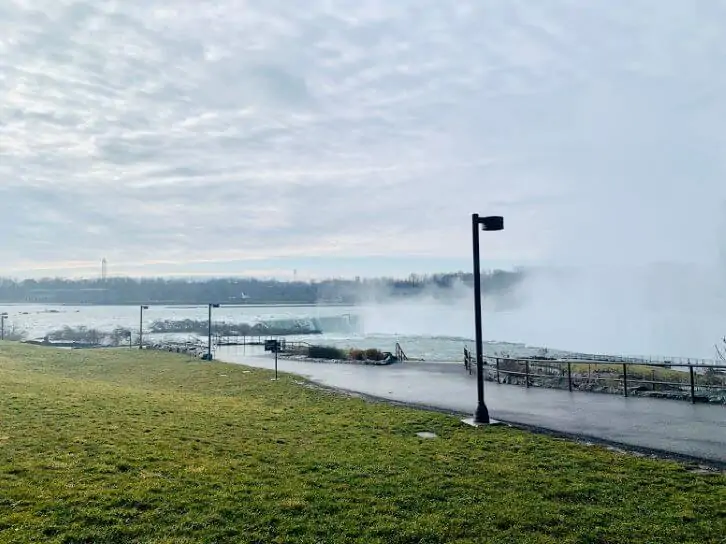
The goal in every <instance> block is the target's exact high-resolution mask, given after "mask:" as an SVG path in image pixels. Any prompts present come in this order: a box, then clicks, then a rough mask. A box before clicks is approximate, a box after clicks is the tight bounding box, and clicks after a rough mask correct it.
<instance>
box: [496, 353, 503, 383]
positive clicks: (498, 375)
mask: <svg viewBox="0 0 726 544" xmlns="http://www.w3.org/2000/svg"><path fill="white" fill-rule="evenodd" d="M497 383H502V382H500V381H499V357H497Z"/></svg>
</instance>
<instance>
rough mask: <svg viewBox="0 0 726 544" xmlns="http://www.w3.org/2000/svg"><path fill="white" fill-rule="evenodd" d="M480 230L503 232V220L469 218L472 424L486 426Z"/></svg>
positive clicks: (487, 419)
mask: <svg viewBox="0 0 726 544" xmlns="http://www.w3.org/2000/svg"><path fill="white" fill-rule="evenodd" d="M480 226H481V230H486V231H495V230H504V218H503V217H501V216H499V215H492V216H488V217H479V214H476V213H475V214H472V216H471V235H472V243H473V249H474V326H475V327H476V393H477V404H476V411H475V412H474V423H476V424H480V425H487V424H488V423H489V410H487V405H486V404H484V356H483V353H482V352H483V351H484V340H483V339H482V330H481V328H482V324H481V321H482V320H481V268H480V263H479V227H480Z"/></svg>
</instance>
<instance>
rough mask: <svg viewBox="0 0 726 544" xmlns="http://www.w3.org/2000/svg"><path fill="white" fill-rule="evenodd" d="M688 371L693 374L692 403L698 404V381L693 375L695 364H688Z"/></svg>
mask: <svg viewBox="0 0 726 544" xmlns="http://www.w3.org/2000/svg"><path fill="white" fill-rule="evenodd" d="M688 373H689V374H690V375H691V404H696V381H695V377H694V376H693V365H688Z"/></svg>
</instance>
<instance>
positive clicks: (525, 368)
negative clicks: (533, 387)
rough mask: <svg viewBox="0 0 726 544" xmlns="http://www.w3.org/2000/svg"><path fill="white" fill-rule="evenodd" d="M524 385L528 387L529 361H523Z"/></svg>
mask: <svg viewBox="0 0 726 544" xmlns="http://www.w3.org/2000/svg"><path fill="white" fill-rule="evenodd" d="M524 385H525V386H526V387H529V359H527V360H526V361H524Z"/></svg>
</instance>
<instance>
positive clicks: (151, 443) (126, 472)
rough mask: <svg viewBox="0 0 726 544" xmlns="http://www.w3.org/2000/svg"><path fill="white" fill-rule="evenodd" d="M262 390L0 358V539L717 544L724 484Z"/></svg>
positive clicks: (155, 359)
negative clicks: (0, 492) (689, 543)
mask: <svg viewBox="0 0 726 544" xmlns="http://www.w3.org/2000/svg"><path fill="white" fill-rule="evenodd" d="M270 378H271V373H269V372H268V371H264V370H257V369H251V368H249V367H244V366H240V365H232V364H223V363H217V362H214V363H206V362H201V361H198V360H196V359H192V360H190V359H188V358H185V357H181V356H179V355H175V354H170V353H164V352H155V351H141V352H140V351H138V350H105V351H94V352H82V351H68V350H66V351H63V350H54V349H50V348H38V347H29V346H19V345H13V344H7V343H6V344H0V479H1V480H2V485H3V490H4V493H3V497H2V501H3V503H4V504H5V505H6V506H11V507H6V508H0V539H2V540H3V541H8V542H39V541H43V542H56V541H57V542H61V541H63V542H80V541H98V542H103V541H105V542H112V541H114V542H121V541H134V540H136V541H146V542H170V541H185V542H201V541H218V542H219V541H235V542H259V541H264V542H272V541H279V542H283V541H284V542H292V541H294V542H314V541H328V542H336V541H339V542H386V543H389V542H391V543H396V542H400V543H403V542H472V541H479V540H480V539H481V538H482V535H487V538H490V539H491V540H492V541H498V542H505V541H510V542H515V541H516V542H542V543H544V542H555V541H556V542H583V541H592V542H594V541H599V542H605V541H607V542H612V543H626V542H627V543H637V542H700V543H708V542H713V543H716V542H721V539H722V536H723V533H724V530H726V521H725V518H724V510H723V505H724V504H725V500H724V499H725V498H726V477H724V476H723V475H721V474H700V473H694V471H693V470H692V469H690V468H689V467H687V466H684V465H679V464H676V463H672V462H664V461H655V460H648V459H639V458H633V457H631V456H626V455H620V454H617V453H613V452H610V451H607V450H605V449H603V448H592V447H586V446H582V445H577V444H573V443H570V442H567V441H562V440H555V439H552V438H547V437H543V436H537V435H533V434H530V433H527V432H523V431H519V430H515V429H509V428H506V427H500V428H495V427H492V428H487V429H472V428H470V427H467V426H465V425H463V424H461V423H460V422H459V421H458V419H456V418H452V417H449V416H446V415H442V414H435V413H430V412H423V411H418V410H414V409H408V408H401V407H393V406H388V405H385V404H379V403H371V402H366V401H365V400H362V399H357V398H352V397H345V396H340V395H337V394H333V393H330V392H325V391H321V390H319V389H317V388H312V387H308V384H307V382H304V381H301V380H300V379H299V378H296V377H294V376H289V375H282V376H281V378H280V380H278V381H271V380H270ZM419 433H432V434H422V435H420V436H419ZM431 436H433V438H431ZM545 467H546V468H547V470H544V468H545ZM552 467H558V468H557V470H554V471H553V470H549V469H551V468H552ZM643 489H648V490H649V491H648V493H643ZM39 490H41V491H40V492H39ZM38 512H42V513H43V514H42V515H38Z"/></svg>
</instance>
